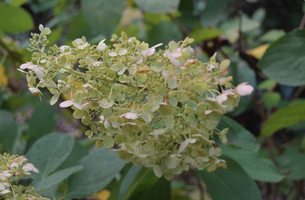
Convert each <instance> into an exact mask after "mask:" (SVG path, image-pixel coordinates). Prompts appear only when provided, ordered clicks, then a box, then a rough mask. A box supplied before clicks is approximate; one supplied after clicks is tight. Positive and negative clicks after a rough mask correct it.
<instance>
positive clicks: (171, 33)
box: [147, 21, 182, 45]
mask: <svg viewBox="0 0 305 200" xmlns="http://www.w3.org/2000/svg"><path fill="white" fill-rule="evenodd" d="M181 39H182V33H181V31H180V30H179V28H178V27H177V26H176V24H174V23H173V22H171V21H162V22H160V23H159V24H157V25H155V26H153V27H152V28H151V29H149V31H148V35H147V41H148V43H149V44H150V45H155V44H158V43H163V45H165V44H168V43H169V42H170V41H172V40H174V41H180V40H181Z"/></svg>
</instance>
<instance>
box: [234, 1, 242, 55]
mask: <svg viewBox="0 0 305 200" xmlns="http://www.w3.org/2000/svg"><path fill="white" fill-rule="evenodd" d="M235 8H236V11H237V16H238V46H237V50H238V52H240V51H241V49H242V47H241V46H242V29H241V28H242V27H241V26H242V18H241V15H242V11H241V10H240V5H239V0H235Z"/></svg>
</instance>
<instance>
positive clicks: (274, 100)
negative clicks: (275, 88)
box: [263, 92, 281, 108]
mask: <svg viewBox="0 0 305 200" xmlns="http://www.w3.org/2000/svg"><path fill="white" fill-rule="evenodd" d="M263 98H264V100H265V104H266V106H267V108H272V107H275V106H276V105H277V104H278V103H279V102H280V100H281V94H280V93H278V92H265V93H264V94H263Z"/></svg>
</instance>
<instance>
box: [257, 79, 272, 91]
mask: <svg viewBox="0 0 305 200" xmlns="http://www.w3.org/2000/svg"><path fill="white" fill-rule="evenodd" d="M275 85H276V82H275V81H274V80H272V79H267V80H264V81H263V82H261V83H260V84H258V86H257V89H259V90H269V89H271V88H273V87H274V86H275Z"/></svg>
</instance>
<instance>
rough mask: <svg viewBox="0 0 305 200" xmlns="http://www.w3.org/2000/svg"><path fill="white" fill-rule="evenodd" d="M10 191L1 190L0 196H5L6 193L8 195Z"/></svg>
mask: <svg viewBox="0 0 305 200" xmlns="http://www.w3.org/2000/svg"><path fill="white" fill-rule="evenodd" d="M10 192H11V191H10V190H3V191H1V192H0V194H7V193H10Z"/></svg>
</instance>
